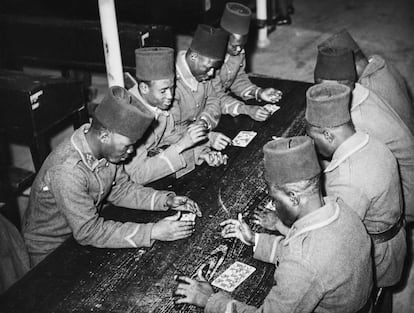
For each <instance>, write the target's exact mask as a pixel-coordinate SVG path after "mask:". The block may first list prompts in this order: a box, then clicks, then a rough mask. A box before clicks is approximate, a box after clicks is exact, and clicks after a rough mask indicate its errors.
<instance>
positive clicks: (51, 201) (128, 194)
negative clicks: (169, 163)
mask: <svg viewBox="0 0 414 313" xmlns="http://www.w3.org/2000/svg"><path fill="white" fill-rule="evenodd" d="M88 129H89V125H88V124H85V125H83V126H82V127H80V128H79V129H77V130H76V131H75V132H74V133H73V135H72V136H71V137H70V138H68V139H66V140H65V141H63V142H62V143H61V144H60V145H59V146H58V147H56V149H55V150H54V151H52V153H51V154H50V155H49V156H48V157H47V159H46V160H45V162H44V163H43V165H42V168H41V169H40V171H39V173H38V174H37V176H36V179H35V181H34V183H33V185H32V190H31V194H30V201H29V207H28V209H27V211H26V214H25V216H24V219H23V235H24V240H25V243H26V245H27V248H28V252H29V254H30V257H31V262H32V266H34V265H36V264H37V263H38V262H40V261H41V260H42V259H43V258H44V257H46V256H47V255H48V254H49V253H51V252H52V251H53V250H55V249H56V248H57V247H58V246H59V245H60V244H62V243H63V242H64V241H65V240H66V239H67V238H68V237H70V236H71V235H73V237H74V238H75V240H76V241H78V242H79V243H80V244H82V245H93V246H95V247H102V248H131V247H140V246H144V247H148V246H151V244H152V242H153V241H152V240H151V238H150V236H151V229H152V226H153V224H152V223H148V224H137V223H130V222H127V223H120V222H115V221H111V220H108V221H104V219H103V217H100V216H99V212H100V210H101V209H102V206H103V203H104V201H105V200H107V201H109V202H111V203H113V204H115V205H119V206H122V207H127V208H132V209H142V210H160V211H162V210H164V211H165V210H167V209H168V207H167V206H166V201H167V197H168V196H169V195H171V194H173V193H170V192H165V191H156V190H154V189H152V188H146V187H142V186H141V185H138V184H135V183H133V182H132V181H131V180H130V179H129V176H128V175H127V174H126V172H125V170H124V167H123V165H115V164H112V163H110V162H108V161H106V160H105V159H101V160H97V159H96V158H95V157H94V156H93V154H92V152H91V150H90V148H89V145H88V143H87V141H86V137H85V133H86V132H87V130H88ZM173 195H174V194H173Z"/></svg>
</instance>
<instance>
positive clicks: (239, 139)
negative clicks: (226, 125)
mask: <svg viewBox="0 0 414 313" xmlns="http://www.w3.org/2000/svg"><path fill="white" fill-rule="evenodd" d="M256 135H257V133H256V132H254V131H252V130H241V131H240V132H239V133H238V134H237V136H236V137H234V139H233V141H232V145H233V146H237V147H247V145H248V144H249V143H250V141H252V140H253V138H254V137H255V136H256Z"/></svg>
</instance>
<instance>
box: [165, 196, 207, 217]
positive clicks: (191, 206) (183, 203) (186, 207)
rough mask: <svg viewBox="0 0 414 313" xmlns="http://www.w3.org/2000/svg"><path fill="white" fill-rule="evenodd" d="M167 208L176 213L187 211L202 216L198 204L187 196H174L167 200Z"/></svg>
mask: <svg viewBox="0 0 414 313" xmlns="http://www.w3.org/2000/svg"><path fill="white" fill-rule="evenodd" d="M167 206H168V207H169V208H170V209H172V210H176V211H186V212H191V213H195V214H196V215H197V216H198V217H201V216H202V213H201V211H200V208H199V206H198V204H197V203H196V202H195V201H193V200H191V199H190V198H188V197H186V196H174V197H169V198H168V199H167Z"/></svg>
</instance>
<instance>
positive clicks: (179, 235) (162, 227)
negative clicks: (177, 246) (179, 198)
mask: <svg viewBox="0 0 414 313" xmlns="http://www.w3.org/2000/svg"><path fill="white" fill-rule="evenodd" d="M180 217H181V212H177V214H175V215H173V216H169V217H166V218H163V219H162V220H160V221H158V222H156V223H155V224H154V226H153V227H152V230H151V239H153V240H161V241H174V240H179V239H183V238H187V237H189V236H191V235H192V234H193V232H194V225H195V222H193V221H180V220H179V219H180Z"/></svg>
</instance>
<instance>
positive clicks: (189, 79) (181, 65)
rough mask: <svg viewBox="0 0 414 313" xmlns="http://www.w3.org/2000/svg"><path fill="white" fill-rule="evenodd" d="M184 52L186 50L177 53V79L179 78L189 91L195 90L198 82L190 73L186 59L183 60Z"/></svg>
mask: <svg viewBox="0 0 414 313" xmlns="http://www.w3.org/2000/svg"><path fill="white" fill-rule="evenodd" d="M185 54H186V51H180V52H178V55H177V62H176V63H175V67H176V71H177V80H178V79H181V80H182V81H183V82H184V84H186V85H187V86H188V88H190V89H191V91H197V89H198V84H199V82H198V81H197V79H195V77H194V76H193V74H192V73H191V71H190V68H189V66H188V64H187V61H186V60H185Z"/></svg>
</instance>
